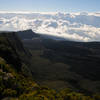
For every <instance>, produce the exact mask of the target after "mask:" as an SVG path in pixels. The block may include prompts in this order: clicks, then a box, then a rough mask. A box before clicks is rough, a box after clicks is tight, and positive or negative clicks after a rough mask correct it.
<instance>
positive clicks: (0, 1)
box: [0, 0, 100, 12]
mask: <svg viewBox="0 0 100 100" xmlns="http://www.w3.org/2000/svg"><path fill="white" fill-rule="evenodd" d="M0 10H1V11H2V10H6V11H33V12H85V11H86V12H99V11H100V0H0Z"/></svg>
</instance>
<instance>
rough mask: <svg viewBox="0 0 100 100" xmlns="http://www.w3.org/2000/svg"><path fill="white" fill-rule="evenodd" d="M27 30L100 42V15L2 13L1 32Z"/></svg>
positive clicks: (0, 15) (0, 20)
mask: <svg viewBox="0 0 100 100" xmlns="http://www.w3.org/2000/svg"><path fill="white" fill-rule="evenodd" d="M27 29H32V30H33V31H34V32H36V33H41V34H49V35H54V36H59V37H63V38H65V39H70V40H75V41H84V42H88V41H100V13H86V12H83V13H59V12H56V13H43V12H40V13H39V12H38V13H37V12H3V11H0V31H19V30H27Z"/></svg>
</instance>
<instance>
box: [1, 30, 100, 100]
mask: <svg viewBox="0 0 100 100" xmlns="http://www.w3.org/2000/svg"><path fill="white" fill-rule="evenodd" d="M33 40H34V39H33ZM43 41H44V39H43ZM43 41H42V48H41V50H40V48H38V49H37V48H35V50H34V49H32V48H31V49H30V48H28V49H26V48H25V47H24V46H23V44H22V42H21V41H20V39H19V37H18V36H17V35H16V33H15V32H14V33H13V32H9V33H8V32H6V33H5V32H3V33H0V100H100V95H99V91H98V92H97V90H95V87H91V88H93V89H94V91H93V90H91V92H92V93H90V91H89V92H88V91H87V90H86V89H85V88H86V87H87V86H86V87H85V88H84V86H83V88H82V87H81V88H79V87H78V86H76V87H75V85H77V84H78V83H75V82H76V81H75V80H76V79H77V78H79V80H77V81H80V79H83V78H82V76H80V75H78V74H77V73H76V72H72V71H70V70H69V68H70V66H69V65H67V64H66V63H63V62H62V61H61V62H59V61H57V60H56V61H55V60H54V61H52V60H53V59H52V60H50V58H49V57H48V59H47V57H45V56H44V54H45V53H44V51H45V50H47V51H48V49H47V47H46V45H45V44H44V43H43ZM50 41H52V40H50ZM40 42H41V41H40ZM32 43H33V42H32ZM35 43H36V42H35ZM38 43H39V42H38ZM47 43H49V42H47ZM50 43H52V42H50ZM33 45H34V44H33ZM49 45H50V44H49ZM34 46H35V45H34ZM52 50H53V48H52ZM66 73H67V74H66ZM66 75H67V76H66ZM66 77H67V79H69V82H68V80H66ZM61 80H62V82H64V81H65V85H64V84H63V83H61ZM87 81H89V80H87ZM41 82H42V83H41ZM43 82H44V83H46V84H47V83H48V85H47V86H49V87H51V85H52V86H54V85H55V86H54V88H55V87H56V85H57V87H56V89H55V90H53V89H50V88H48V87H47V86H44V85H45V84H43ZM66 82H67V83H66ZM38 83H39V84H38ZM51 83H52V84H51ZM87 83H88V82H87ZM50 84H51V85H50ZM81 84H82V83H81ZM42 85H43V86H42ZM61 85H62V88H61ZM63 85H64V86H63ZM67 85H68V86H67ZM69 85H70V86H69ZM83 85H84V84H83ZM95 85H96V86H97V83H95ZM91 86H92V85H91ZM52 88H53V87H52ZM57 88H60V89H57ZM80 89H82V90H80ZM56 90H57V91H56Z"/></svg>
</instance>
